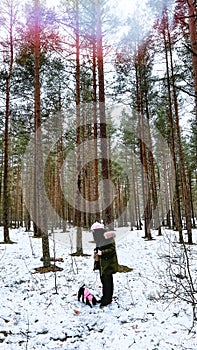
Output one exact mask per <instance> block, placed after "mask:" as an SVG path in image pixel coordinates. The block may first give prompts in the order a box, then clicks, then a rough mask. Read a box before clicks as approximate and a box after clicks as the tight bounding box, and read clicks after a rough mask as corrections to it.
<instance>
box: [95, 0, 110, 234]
mask: <svg viewBox="0 0 197 350" xmlns="http://www.w3.org/2000/svg"><path fill="white" fill-rule="evenodd" d="M96 3H97V6H96V9H97V30H96V33H97V67H98V83H99V113H100V139H101V158H102V159H101V173H102V180H103V209H104V210H103V215H104V223H105V225H108V226H110V227H113V226H114V223H113V221H114V218H113V211H112V194H111V190H110V187H109V181H108V180H109V178H110V176H109V156H108V150H107V124H106V111H105V82H104V65H103V43H102V25H101V1H100V0H97V2H96Z"/></svg>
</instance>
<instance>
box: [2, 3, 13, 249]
mask: <svg viewBox="0 0 197 350" xmlns="http://www.w3.org/2000/svg"><path fill="white" fill-rule="evenodd" d="M13 21H14V9H13V3H11V4H10V23H9V44H8V45H9V68H8V72H7V77H6V111H5V129H4V177H3V228H4V242H5V243H9V242H10V237H9V211H10V203H9V118H10V86H11V76H12V69H13V62H14V45H13Z"/></svg>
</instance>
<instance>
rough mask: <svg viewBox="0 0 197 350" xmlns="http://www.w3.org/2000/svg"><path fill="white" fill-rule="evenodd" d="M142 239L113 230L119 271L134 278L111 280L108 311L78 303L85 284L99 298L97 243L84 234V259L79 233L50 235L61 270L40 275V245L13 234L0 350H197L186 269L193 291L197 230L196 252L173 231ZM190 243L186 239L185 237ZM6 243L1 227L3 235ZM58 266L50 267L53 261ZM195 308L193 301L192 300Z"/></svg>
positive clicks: (6, 259) (29, 236)
mask: <svg viewBox="0 0 197 350" xmlns="http://www.w3.org/2000/svg"><path fill="white" fill-rule="evenodd" d="M143 236H144V232H143V230H142V231H137V230H133V231H130V229H129V228H116V247H117V255H118V260H119V264H120V265H124V266H126V267H129V268H131V271H130V272H119V273H117V274H115V275H114V297H113V302H112V304H110V305H109V306H107V307H105V308H103V309H100V308H99V305H96V306H94V307H93V308H90V307H89V306H87V305H85V304H83V303H81V302H78V300H77V292H78V289H79V287H80V286H81V285H82V284H83V283H85V284H86V286H87V287H88V288H89V289H90V290H91V291H92V293H93V294H94V295H95V296H96V297H97V298H100V297H101V283H100V278H99V274H98V272H94V271H93V249H94V243H93V237H92V233H91V232H90V231H83V249H84V253H85V254H84V256H75V255H73V254H72V253H74V252H75V243H76V228H69V230H68V232H66V233H62V232H60V231H55V233H54V234H53V235H50V250H51V256H54V252H55V257H56V258H59V260H60V261H57V262H55V265H56V266H58V267H60V268H61V269H62V270H61V271H57V272H47V273H42V274H41V273H38V272H36V269H37V268H39V267H42V262H41V260H40V259H41V257H42V244H41V239H38V238H33V233H32V232H24V230H23V229H22V228H20V229H12V230H10V239H11V240H12V241H14V242H15V244H10V245H7V244H0V261H1V266H0V269H1V280H0V301H1V307H0V350H1V349H3V350H18V349H21V350H30V349H36V350H42V349H49V350H52V349H53V350H57V349H64V350H71V349H72V350H74V349H80V350H101V349H110V350H122V349H132V350H174V349H175V350H190V349H192V350H196V349H197V333H196V331H197V326H196V323H195V322H193V321H194V320H193V312H192V311H193V310H192V293H190V289H191V283H189V278H188V274H187V269H186V270H185V269H184V264H185V263H186V262H187V259H186V255H185V252H187V256H188V259H189V271H190V273H191V277H192V281H193V284H194V288H195V289H196V272H197V264H196V260H197V245H196V243H197V230H193V239H194V243H195V244H194V245H191V246H189V245H186V247H185V249H186V251H185V249H184V247H183V246H182V245H180V244H178V242H177V240H178V235H177V233H176V232H174V231H170V230H166V229H164V228H163V229H162V236H157V232H156V231H153V237H154V239H153V240H151V241H146V240H145V239H143ZM184 236H185V239H187V237H186V234H185V233H184ZM0 241H3V228H2V227H1V228H0ZM52 264H53V262H52ZM193 297H194V302H196V294H195V293H194V294H193Z"/></svg>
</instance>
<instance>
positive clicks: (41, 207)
mask: <svg viewBox="0 0 197 350" xmlns="http://www.w3.org/2000/svg"><path fill="white" fill-rule="evenodd" d="M34 9H35V33H34V35H35V37H34V121H35V150H34V155H35V167H36V168H35V176H36V178H35V183H34V185H35V186H36V188H35V193H36V198H34V200H35V201H36V212H37V214H38V215H36V222H35V221H34V223H35V224H36V226H37V232H39V236H41V237H42V253H43V265H44V267H49V266H50V252H49V238H48V225H47V213H46V201H45V200H44V199H45V195H44V187H45V186H44V168H43V167H44V166H43V148H42V130H41V103H40V27H39V17H40V3H39V0H35V2H34Z"/></svg>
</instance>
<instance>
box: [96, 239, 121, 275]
mask: <svg viewBox="0 0 197 350" xmlns="http://www.w3.org/2000/svg"><path fill="white" fill-rule="evenodd" d="M101 251H102V255H101V256H100V271H101V275H111V274H114V273H116V272H118V259H117V254H116V247H115V242H112V243H109V244H106V245H105V246H103V247H101Z"/></svg>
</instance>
